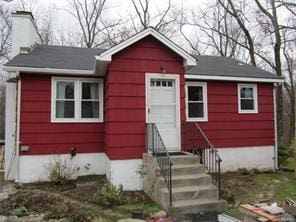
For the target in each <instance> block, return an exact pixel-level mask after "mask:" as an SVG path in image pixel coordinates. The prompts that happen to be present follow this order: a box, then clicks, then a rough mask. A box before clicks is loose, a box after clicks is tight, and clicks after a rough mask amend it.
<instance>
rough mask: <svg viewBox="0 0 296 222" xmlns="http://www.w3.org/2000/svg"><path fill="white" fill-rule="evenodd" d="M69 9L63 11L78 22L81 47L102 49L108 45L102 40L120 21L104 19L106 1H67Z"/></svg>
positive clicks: (105, 40)
mask: <svg viewBox="0 0 296 222" xmlns="http://www.w3.org/2000/svg"><path fill="white" fill-rule="evenodd" d="M69 3H70V6H71V9H70V10H68V9H65V10H66V11H67V12H68V13H70V14H71V15H72V16H73V17H74V18H75V19H76V21H77V22H78V24H79V27H80V30H81V33H82V34H81V39H82V42H83V45H82V46H83V47H87V48H92V47H102V46H104V45H106V44H110V42H108V39H106V38H104V36H106V33H108V31H109V29H111V28H112V27H115V26H117V25H119V24H120V22H121V21H120V20H116V21H115V20H113V21H111V19H109V20H107V19H105V18H104V14H105V11H106V10H107V0H69Z"/></svg>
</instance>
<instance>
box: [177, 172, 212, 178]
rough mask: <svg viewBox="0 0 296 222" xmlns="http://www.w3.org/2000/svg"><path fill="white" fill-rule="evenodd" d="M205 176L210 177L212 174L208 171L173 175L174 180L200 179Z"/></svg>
mask: <svg viewBox="0 0 296 222" xmlns="http://www.w3.org/2000/svg"><path fill="white" fill-rule="evenodd" d="M205 177H207V178H210V177H211V176H210V175H208V174H206V173H197V174H183V175H172V180H184V179H185V180H186V179H199V178H205Z"/></svg>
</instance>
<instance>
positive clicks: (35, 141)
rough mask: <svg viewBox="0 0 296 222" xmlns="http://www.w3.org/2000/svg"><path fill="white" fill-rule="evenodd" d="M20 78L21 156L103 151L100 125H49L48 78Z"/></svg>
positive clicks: (49, 95) (101, 126) (40, 76)
mask: <svg viewBox="0 0 296 222" xmlns="http://www.w3.org/2000/svg"><path fill="white" fill-rule="evenodd" d="M21 78H22V103H21V130H20V133H21V135H20V140H21V145H28V146H29V147H30V150H29V152H23V153H22V154H24V155H25V154H53V153H69V152H70V150H71V148H73V147H75V148H76V149H77V152H78V153H93V152H103V151H104V124H103V123H51V122H50V113H51V76H44V75H36V74H33V75H30V74H25V75H22V76H21Z"/></svg>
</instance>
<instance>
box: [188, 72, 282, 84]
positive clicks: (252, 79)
mask: <svg viewBox="0 0 296 222" xmlns="http://www.w3.org/2000/svg"><path fill="white" fill-rule="evenodd" d="M185 79H186V80H188V79H192V80H218V81H236V82H265V83H283V82H284V81H285V80H284V79H282V78H255V77H235V76H216V75H210V76H206V75H195V74H193V75H192V74H185Z"/></svg>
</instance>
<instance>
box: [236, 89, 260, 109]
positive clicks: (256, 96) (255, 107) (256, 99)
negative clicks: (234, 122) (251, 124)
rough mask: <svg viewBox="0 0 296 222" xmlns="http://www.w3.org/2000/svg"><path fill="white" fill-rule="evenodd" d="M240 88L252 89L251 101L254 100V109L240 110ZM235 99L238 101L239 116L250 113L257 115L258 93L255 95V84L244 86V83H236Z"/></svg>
mask: <svg viewBox="0 0 296 222" xmlns="http://www.w3.org/2000/svg"><path fill="white" fill-rule="evenodd" d="M241 88H252V89H253V97H254V98H253V99H254V109H252V110H246V109H241V93H240V90H241ZM237 99H238V113H239V114H250V113H255V114H256V113H258V93H257V84H256V83H255V84H246V83H238V84H237Z"/></svg>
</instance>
